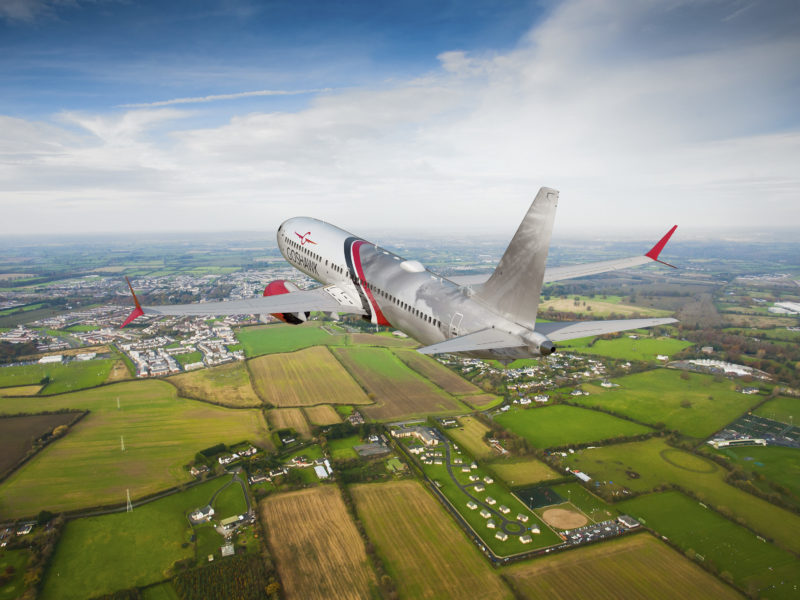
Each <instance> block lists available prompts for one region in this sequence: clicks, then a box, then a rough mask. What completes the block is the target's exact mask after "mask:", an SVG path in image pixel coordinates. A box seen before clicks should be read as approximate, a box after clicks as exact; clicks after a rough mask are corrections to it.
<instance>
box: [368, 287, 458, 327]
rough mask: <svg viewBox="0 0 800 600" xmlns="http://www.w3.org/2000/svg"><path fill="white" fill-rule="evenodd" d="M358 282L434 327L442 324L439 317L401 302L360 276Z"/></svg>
mask: <svg viewBox="0 0 800 600" xmlns="http://www.w3.org/2000/svg"><path fill="white" fill-rule="evenodd" d="M358 282H359V283H360V284H361V285H362V286H364V287H365V288H367V289H369V290H371V291H372V292H374V293H376V294H377V295H378V296H380V297H381V298H385V299H386V300H388V301H389V302H392V303H394V304H396V305H397V306H399V307H400V308H402V309H403V310H406V311H408V312H410V313H411V314H413V315H415V316H417V317H419V318H420V319H422V320H423V321H425V322H426V323H430V324H431V325H435V326H436V327H441V326H442V322H441V321H439V319H436V318H434V317H433V316H431V315H429V314H427V313H424V312H422V311H421V310H419V309H418V308H414V307H413V306H411V305H410V304H408V303H407V302H403V301H402V300H399V299H398V298H395V297H394V296H392V295H391V294H389V293H387V292H385V291H383V290H382V289H380V288H377V287H375V286H374V285H372V284H371V283H369V282H367V281H364V280H363V279H361V278H359V279H358Z"/></svg>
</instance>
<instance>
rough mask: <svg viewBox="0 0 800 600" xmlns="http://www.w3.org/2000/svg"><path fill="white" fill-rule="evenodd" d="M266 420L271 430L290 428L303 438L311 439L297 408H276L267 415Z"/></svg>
mask: <svg viewBox="0 0 800 600" xmlns="http://www.w3.org/2000/svg"><path fill="white" fill-rule="evenodd" d="M267 420H268V421H269V424H270V428H271V429H286V428H292V429H294V430H295V431H296V432H297V433H299V434H300V435H302V436H304V437H311V428H310V427H309V426H308V421H306V418H305V416H304V415H303V411H302V410H300V409H299V408H276V409H274V410H271V411H269V412H268V413H267Z"/></svg>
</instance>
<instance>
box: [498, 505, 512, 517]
mask: <svg viewBox="0 0 800 600" xmlns="http://www.w3.org/2000/svg"><path fill="white" fill-rule="evenodd" d="M499 508H500V512H501V513H503V514H504V515H507V514H508V513H510V512H511V509H510V508H508V507H507V506H505V505H503V504H501V505H500V507H499Z"/></svg>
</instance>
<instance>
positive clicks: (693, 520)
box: [619, 492, 800, 598]
mask: <svg viewBox="0 0 800 600" xmlns="http://www.w3.org/2000/svg"><path fill="white" fill-rule="evenodd" d="M619 508H620V510H623V511H625V512H627V513H628V514H630V515H632V516H634V517H636V518H642V519H644V520H645V522H646V524H647V526H648V527H651V528H652V529H654V530H655V531H657V532H658V534H659V535H665V536H667V537H668V538H669V539H670V540H671V541H672V542H673V543H674V544H676V545H678V546H679V547H680V548H681V549H683V550H684V551H687V554H692V556H694V555H695V554H699V555H700V556H702V557H703V559H704V560H705V562H706V563H708V562H709V561H710V562H712V563H713V564H714V565H715V566H716V568H717V569H719V571H720V572H723V571H727V572H728V573H729V574H730V575H731V576H732V578H733V581H734V582H735V583H736V584H737V585H738V586H739V587H740V588H742V589H744V590H745V591H748V592H756V591H760V592H761V594H762V595H763V597H765V598H794V597H796V594H797V592H796V591H795V590H793V589H792V588H793V586H797V585H800V561H798V559H797V558H796V557H795V556H792V555H791V554H789V553H788V552H786V551H784V550H781V549H780V548H777V547H776V546H774V545H772V544H769V543H766V542H762V541H760V540H759V539H758V538H757V537H756V536H755V535H753V533H751V532H750V531H748V530H747V529H745V528H744V527H740V526H739V525H737V524H735V523H733V522H731V521H729V520H727V519H725V518H724V517H722V516H720V515H718V514H717V513H715V512H713V511H711V510H709V509H707V508H703V507H702V506H701V505H700V504H698V503H697V502H696V501H694V500H692V499H691V498H688V497H687V496H684V495H683V494H680V493H678V492H664V493H661V494H650V495H647V496H641V497H639V498H634V499H633V500H628V501H625V502H622V503H621V504H620V505H619ZM689 549H691V550H692V552H691V553H690V552H688V550H689ZM781 582H783V583H781ZM770 585H775V586H776V588H775V589H774V590H770V591H767V590H766V588H767V587H768V586H770Z"/></svg>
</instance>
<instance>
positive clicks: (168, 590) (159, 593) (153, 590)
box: [142, 583, 180, 600]
mask: <svg viewBox="0 0 800 600" xmlns="http://www.w3.org/2000/svg"><path fill="white" fill-rule="evenodd" d="M142 600H180V599H179V598H178V594H177V593H176V592H175V589H174V588H173V587H172V584H170V583H161V584H159V585H154V586H153V587H149V588H146V589H144V590H142Z"/></svg>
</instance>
